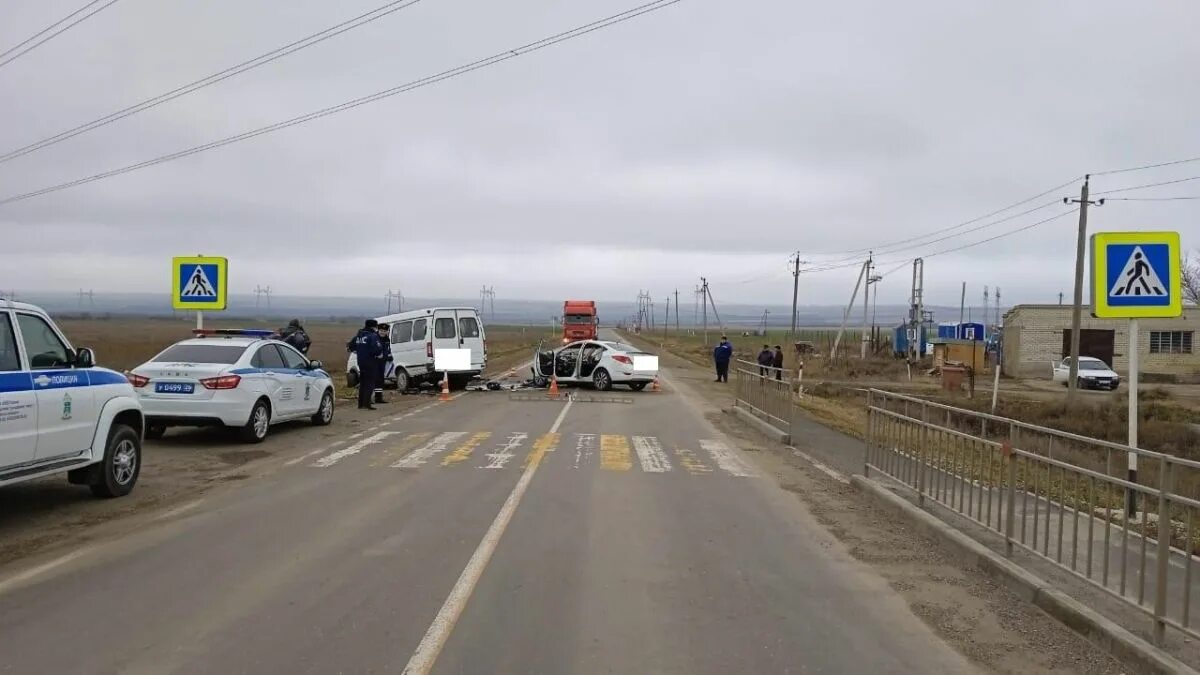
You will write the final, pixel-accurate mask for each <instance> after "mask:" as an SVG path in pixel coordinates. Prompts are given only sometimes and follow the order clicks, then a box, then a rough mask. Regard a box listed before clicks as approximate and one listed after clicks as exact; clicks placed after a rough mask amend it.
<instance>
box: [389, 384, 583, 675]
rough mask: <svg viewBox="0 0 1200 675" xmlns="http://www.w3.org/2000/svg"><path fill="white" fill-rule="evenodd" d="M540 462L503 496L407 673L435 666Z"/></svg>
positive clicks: (423, 674) (560, 416)
mask: <svg viewBox="0 0 1200 675" xmlns="http://www.w3.org/2000/svg"><path fill="white" fill-rule="evenodd" d="M571 403H572V402H571V401H567V405H565V406H563V409H562V412H560V413H559V414H558V419H556V420H554V426H552V427H550V433H555V432H557V431H558V427H559V426H560V425H561V424H562V422H563V420H564V419H565V418H566V416H567V411H568V410H570V409H571ZM539 466H541V462H530V463H529V466H527V467H525V471H524V472H523V473H522V474H521V478H520V480H518V481H517V484H516V486H515V487H513V490H512V492H511V493H509V495H508V499H506V500H504V505H503V506H501V507H500V512H499V513H497V514H496V519H495V520H493V521H492V525H491V527H489V528H488V531H487V534H484V535H483V540H482V541H480V542H479V547H478V548H476V549H475V553H474V554H472V555H471V560H470V561H468V562H467V566H466V567H465V568H464V569H463V571H462V574H460V575H459V577H458V581H457V582H455V583H454V588H452V589H451V590H450V596H449V597H447V598H446V602H445V603H444V604H443V605H442V608H441V610H439V611H438V613H437V616H436V617H434V619H433V623H432V624H430V626H429V630H427V631H425V636H424V637H423V638H421V644H419V645H417V650H416V651H415V652H413V655H412V658H411V659H409V660H408V665H407V666H405V667H404V672H405V674H406V675H418V674H419V675H426V674H427V673H428V672H429V671H430V670H432V669H433V664H434V662H435V661H437V657H438V654H439V653H441V651H442V647H444V646H445V644H446V640H447V639H449V637H450V633H451V631H453V630H454V624H455V623H457V622H458V617H460V616H462V612H463V609H465V608H466V606H467V600H469V599H470V598H471V593H472V592H473V591H474V590H475V585H476V584H478V583H479V578H480V577H482V576H483V570H484V569H485V568H486V567H487V564H488V561H489V560H491V559H492V553H494V552H495V551H496V546H497V545H498V544H499V543H500V537H502V536H504V530H505V529H507V528H508V523H509V521H511V520H512V517H513V512H515V511H516V510H517V505H518V504H520V503H521V498H522V497H524V496H525V490H527V489H528V488H529V482H530V481H531V480H533V474H535V473H537V470H538V467H539Z"/></svg>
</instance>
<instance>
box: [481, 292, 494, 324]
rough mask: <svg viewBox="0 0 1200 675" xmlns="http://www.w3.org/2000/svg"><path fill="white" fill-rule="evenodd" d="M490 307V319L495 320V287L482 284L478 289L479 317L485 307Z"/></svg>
mask: <svg viewBox="0 0 1200 675" xmlns="http://www.w3.org/2000/svg"><path fill="white" fill-rule="evenodd" d="M488 306H490V307H491V308H492V312H491V317H492V318H491V320H492V321H495V320H496V287H495V286H491V287H488V286H484V287H483V288H481V289H479V317H480V318H483V310H484V308H485V307H488Z"/></svg>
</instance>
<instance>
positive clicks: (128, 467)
mask: <svg viewBox="0 0 1200 675" xmlns="http://www.w3.org/2000/svg"><path fill="white" fill-rule="evenodd" d="M141 470H142V439H140V438H138V434H137V432H136V431H134V430H133V429H131V428H129V427H127V426H125V425H124V424H117V425H115V426H113V428H112V431H109V432H108V443H107V444H106V445H105V447H104V459H103V460H102V461H101V462H100V464H99V466H97V467H96V473H94V474H93V480H92V482H91V483H90V484H89V485H88V487H90V488H91V490H92V494H93V495H95V496H97V497H104V498H111V497H124V496H125V495H127V494H129V492H130V490H133V486H134V484H136V483H137V479H138V474H140V473H141Z"/></svg>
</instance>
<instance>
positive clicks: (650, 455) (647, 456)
mask: <svg viewBox="0 0 1200 675" xmlns="http://www.w3.org/2000/svg"><path fill="white" fill-rule="evenodd" d="M633 449H634V450H636V451H637V456H638V461H639V462H641V463H642V471H645V472H646V473H663V472H665V471H670V470H671V460H669V459H667V453H665V452H663V448H662V444H660V443H659V442H658V439H657V438H655V437H653V436H634V437H633Z"/></svg>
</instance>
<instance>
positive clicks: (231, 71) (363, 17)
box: [0, 0, 421, 163]
mask: <svg viewBox="0 0 1200 675" xmlns="http://www.w3.org/2000/svg"><path fill="white" fill-rule="evenodd" d="M420 1H421V0H394V1H393V2H389V3H387V4H384V5H380V6H379V7H376V8H375V9H373V10H371V11H369V12H366V13H364V14H360V15H358V16H356V17H354V18H353V19H349V20H346V21H343V22H341V23H339V24H337V25H334V26H330V27H329V28H326V29H324V30H321V31H317V32H316V33H313V34H312V35H308V36H306V37H303V38H300V39H299V40H296V41H294V42H291V43H288V44H286V45H283V46H282V47H278V48H276V49H272V50H271V51H269V52H266V53H264V54H260V55H258V56H256V57H254V58H252V59H248V60H246V61H242V62H241V63H239V64H237V65H234V66H230V67H228V68H226V69H225V70H222V71H218V72H216V73H213V74H211V75H208V76H205V77H202V78H200V79H199V80H195V81H194V82H189V83H188V84H185V85H182V86H179V87H176V88H174V89H172V90H170V91H168V92H164V93H162V94H159V95H157V96H152V97H150V98H148V99H145V100H143V101H141V102H139V103H135V104H133V105H131V106H128V107H125V108H122V109H120V110H116V111H114V112H111V113H109V114H107V115H105V116H103V117H98V118H96V119H94V120H92V121H90V122H85V123H83V124H80V125H78V126H76V127H73V128H71V129H67V130H65V131H61V132H59V133H57V134H54V135H53V136H48V137H46V138H43V139H41V140H39V141H35V142H33V143H30V144H28V145H25V146H23V147H20V148H15V149H13V150H9V151H8V152H5V153H4V154H0V163H4V162H8V161H10V160H14V159H16V158H18V157H23V156H25V155H28V154H29V153H31V152H37V151H38V150H41V149H43V148H48V147H50V146H52V145H57V144H59V143H62V142H63V141H65V140H67V139H70V138H74V137H76V136H78V135H80V134H85V133H87V132H89V131H93V130H95V129H99V128H100V127H104V126H108V125H109V124H112V123H113V122H116V121H118V120H122V119H125V118H126V117H129V116H131V115H136V114H138V113H141V112H145V111H147V110H150V109H151V108H156V107H158V106H160V105H162V104H164V103H166V102H168V101H174V100H175V99H177V98H180V97H183V96H187V95H188V94H191V93H193V92H197V91H200V90H201V89H204V88H206V87H211V86H212V85H214V84H217V83H218V82H222V81H224V80H228V79H229V78H231V77H235V76H237V75H241V74H242V73H245V72H247V71H250V70H254V69H255V68H258V67H259V66H265V65H267V64H268V63H271V62H272V61H276V60H278V59H281V58H283V57H285V56H288V55H290V54H294V53H296V52H298V51H300V50H302V49H307V48H309V47H312V46H313V45H316V44H320V43H322V42H324V41H326V40H328V39H330V38H334V37H337V36H338V35H341V34H342V33H345V32H347V31H350V30H354V29H355V28H359V27H361V26H365V25H367V24H369V23H371V22H373V21H377V20H379V19H382V18H384V17H386V16H388V15H390V14H394V13H396V12H399V11H400V10H402V9H405V8H407V7H411V6H412V5H415V4H417V3H418V2H420Z"/></svg>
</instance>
